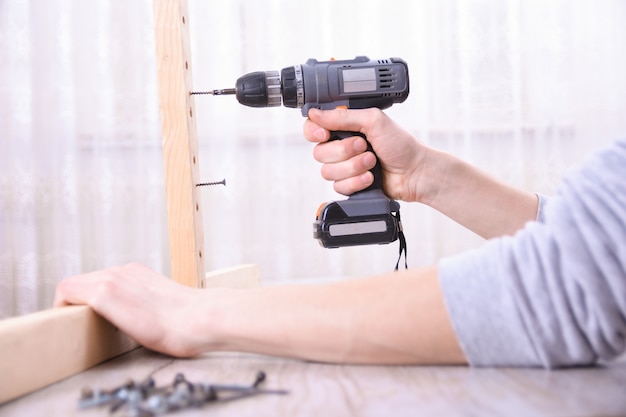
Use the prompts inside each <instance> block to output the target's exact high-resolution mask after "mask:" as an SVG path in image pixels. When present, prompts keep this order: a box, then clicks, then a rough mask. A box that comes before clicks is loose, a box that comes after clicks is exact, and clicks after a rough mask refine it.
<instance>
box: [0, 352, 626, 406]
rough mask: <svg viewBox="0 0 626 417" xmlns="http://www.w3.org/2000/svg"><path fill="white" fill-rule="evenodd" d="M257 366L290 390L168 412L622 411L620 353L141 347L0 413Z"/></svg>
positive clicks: (217, 379) (238, 373)
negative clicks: (535, 359) (570, 360)
mask: <svg viewBox="0 0 626 417" xmlns="http://www.w3.org/2000/svg"><path fill="white" fill-rule="evenodd" d="M259 370H263V371H265V373H266V374H267V380H266V381H265V383H264V387H265V388H282V389H288V390H289V391H290V393H289V394H288V395H286V396H279V395H266V396H256V397H251V398H247V399H244V400H239V401H234V402H230V403H222V404H215V403H214V404H208V405H206V406H205V407H204V408H203V409H196V410H189V411H184V412H177V413H173V414H171V415H176V416H181V417H185V416H200V415H212V416H259V417H262V416H403V415H412V416H413V415H423V416H489V415H494V416H524V417H527V416H626V359H624V358H623V359H620V360H618V361H615V362H611V363H610V364H608V365H603V366H597V367H590V368H575V369H567V370H558V371H547V370H542V369H510V368H499V369H472V368H467V367H419V366H346V365H329V364H320V363H311V362H303V361H297V360H290V359H283V358H274V357H267V356H260V355H250V354H240V353H211V354H206V355H203V356H201V357H198V358H195V359H184V360H183V359H173V358H171V357H167V356H163V355H160V354H157V353H154V352H150V351H148V350H146V349H143V348H139V349H136V350H134V351H132V352H129V353H127V354H125V355H123V356H120V357H118V358H115V359H113V360H111V361H108V362H105V363H103V364H101V365H99V366H97V367H95V368H92V369H90V370H87V371H85V372H83V373H80V374H78V375H75V376H73V377H71V378H68V379H66V380H64V381H61V382H59V383H56V384H53V385H51V386H49V387H47V388H44V389H42V390H40V391H37V392H35V393H32V394H30V395H26V396H24V397H21V398H19V399H17V400H14V401H12V402H9V403H7V404H5V405H3V406H0V416H79V417H93V416H108V415H109V413H108V411H107V409H106V408H98V409H88V410H78V409H77V407H76V406H77V403H78V398H79V395H80V392H81V389H82V388H83V387H92V388H103V389H107V388H113V387H116V386H119V385H121V384H122V383H123V382H124V381H126V380H128V379H129V378H131V379H134V380H137V381H140V380H143V379H145V378H147V377H148V376H150V375H151V376H153V377H154V379H155V380H156V383H157V384H158V385H161V384H167V383H170V382H171V381H172V380H173V378H174V376H175V375H176V374H177V373H179V372H183V373H184V374H185V376H186V377H187V378H188V379H189V380H191V381H193V382H203V383H210V382H212V383H223V384H227V383H234V384H244V383H250V382H251V381H252V380H253V379H254V376H255V374H256V373H257V371H259ZM116 415H120V414H116ZM121 415H124V414H121ZM168 415H170V414H168Z"/></svg>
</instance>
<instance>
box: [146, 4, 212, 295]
mask: <svg viewBox="0 0 626 417" xmlns="http://www.w3.org/2000/svg"><path fill="white" fill-rule="evenodd" d="M153 9H154V10H153V11H154V35H155V41H156V57H157V71H158V83H159V102H160V113H161V125H162V130H163V158H164V162H165V187H166V194H167V217H168V232H169V243H170V259H171V275H172V278H173V279H174V280H175V281H178V282H180V283H182V284H185V285H188V286H191V287H204V286H205V278H204V276H205V275H204V272H205V266H204V253H203V248H204V232H203V226H202V210H201V207H200V198H199V193H198V190H197V187H196V184H198V183H199V182H200V181H199V161H198V138H197V130H196V120H195V118H196V115H195V114H194V107H193V96H191V95H189V93H190V92H191V91H192V82H191V51H190V45H189V17H188V15H187V1H186V0H154V2H153Z"/></svg>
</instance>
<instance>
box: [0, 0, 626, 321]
mask: <svg viewBox="0 0 626 417" xmlns="http://www.w3.org/2000/svg"><path fill="white" fill-rule="evenodd" d="M189 8H190V11H189V24H190V28H191V39H192V70H193V76H194V85H195V88H196V89H198V90H203V89H213V88H225V87H232V86H233V84H234V81H235V80H236V79H237V78H238V77H239V76H240V75H242V74H244V73H246V72H250V71H256V70H270V69H277V70H280V69H281V68H283V67H286V66H290V65H293V64H296V63H301V62H304V61H305V60H306V59H308V58H317V59H327V58H330V57H336V58H352V57H354V56H356V55H368V56H370V57H372V58H386V57H392V56H397V57H401V58H403V59H404V60H406V61H407V62H408V64H409V69H410V77H411V95H410V97H409V99H408V100H407V101H406V102H405V103H403V104H399V105H396V106H394V107H393V108H391V109H389V110H388V114H390V115H391V116H392V117H393V118H394V119H396V120H397V121H398V122H399V123H400V124H402V125H403V126H404V127H405V128H407V129H408V130H409V131H411V132H413V133H414V134H415V135H416V136H417V137H418V138H420V140H422V141H424V142H426V143H428V144H429V145H432V146H435V147H438V148H441V149H445V150H448V151H450V152H452V153H455V154H457V155H459V156H461V157H463V158H465V159H467V160H469V161H470V162H472V163H474V164H476V165H479V166H481V167H482V168H484V169H485V170H487V171H489V172H491V173H492V174H493V175H495V176H497V177H499V178H502V179H503V180H505V181H507V182H509V183H511V184H514V185H516V186H520V187H523V188H526V189H528V190H531V191H539V192H543V193H547V194H550V193H552V192H554V190H555V189H556V187H557V185H558V183H559V182H560V180H561V178H562V176H563V175H564V173H566V172H567V170H569V169H570V168H572V167H574V166H576V165H578V164H579V163H580V162H581V161H582V159H583V158H584V157H585V156H586V155H587V154H588V153H589V152H591V151H592V150H594V149H597V148H598V147H601V146H603V145H605V144H607V143H609V142H610V141H612V140H613V139H615V138H617V137H619V136H624V135H626V115H625V111H626V76H625V75H624V74H626V2H624V1H623V0H599V1H594V2H590V1H585V0H523V1H522V0H506V1H505V0H491V1H489V0H471V1H467V0H457V1H454V0H440V1H436V2H435V1H426V0H423V1H414V0H396V1H393V2H389V1H383V0H380V1H375V0H369V1H366V0H344V1H332V0H318V1H315V2H308V3H305V2H294V1H289V0H266V1H263V2H258V1H253V0H249V1H246V0H238V1H235V0H233V1H228V2H217V1H204V0H195V1H194V0H190V4H189ZM155 75H156V70H155V58H154V43H153V26H152V6H151V1H149V0H144V1H131V2H112V1H104V0H97V1H96V0H94V1H89V2H85V1H79V0H64V1H63V0H56V1H54V2H47V1H35V0H31V1H19V0H0V318H1V317H8V316H12V315H19V314H24V313H28V312H31V311H34V310H38V309H42V308H47V307H49V306H50V305H51V302H52V297H53V294H54V287H55V285H56V283H57V282H58V281H59V280H60V279H61V278H62V277H63V276H67V275H71V274H77V273H80V272H85V271H89V270H93V269H97V268H103V267H107V266H111V265H116V264H123V263H126V262H129V261H139V262H142V263H145V264H147V265H149V266H151V267H153V268H155V269H156V270H159V271H162V272H164V273H168V272H169V259H168V258H169V255H168V244H167V229H166V213H165V205H164V202H165V194H164V182H163V164H162V159H161V148H160V121H159V115H158V99H157V93H156V89H157V84H156V76H155ZM195 100H196V110H197V114H198V116H199V117H198V119H199V120H198V134H199V140H200V154H199V159H200V166H201V174H202V179H203V180H206V181H214V180H221V179H222V178H226V181H227V186H226V187H221V186H215V187H211V188H206V189H203V191H202V193H203V205H204V225H205V236H206V242H205V246H206V249H205V252H206V253H207V257H206V259H207V269H216V268H221V267H228V266H232V265H236V264H240V263H257V264H259V265H260V266H261V270H262V275H263V278H264V280H265V281H266V282H272V281H276V280H299V279H318V278H319V279H321V278H324V277H336V276H361V275H367V274H374V273H380V272H384V271H388V270H390V269H391V268H392V267H393V265H394V264H395V258H396V256H397V244H392V245H388V246H375V247H358V248H344V249H334V250H328V249H323V248H321V247H319V245H318V244H317V242H316V241H315V240H314V239H313V238H312V226H311V225H312V221H313V217H314V214H315V211H316V209H317V206H318V205H319V204H320V203H321V202H323V201H327V200H332V199H339V198H343V197H341V196H338V195H336V194H335V193H334V192H333V190H332V186H331V184H329V183H327V182H325V181H324V180H323V179H322V178H321V176H320V175H319V165H318V164H317V163H316V162H315V161H314V160H313V158H312V156H311V149H312V145H310V144H309V143H307V142H306V141H305V140H304V139H303V138H302V134H301V126H302V122H303V118H302V117H301V115H300V112H299V111H298V110H294V109H285V108H272V109H250V108H246V107H243V106H241V105H239V104H238V103H237V102H236V100H235V99H234V98H233V97H208V96H202V97H197V98H196V99H195ZM402 218H403V223H404V226H405V231H406V234H407V240H408V245H409V251H408V260H409V265H410V266H422V265H426V264H430V263H433V262H436V261H437V259H439V258H441V257H442V256H447V255H451V254H454V253H458V252H459V251H462V250H465V249H468V248H473V247H477V246H479V245H480V244H481V243H482V240H481V239H479V238H478V237H476V236H475V235H473V234H472V233H470V232H467V231H465V230H463V229H462V228H461V227H460V226H458V225H456V224H454V223H452V222H451V221H449V220H447V219H445V218H443V217H442V216H441V215H439V214H438V213H435V212H433V211H432V210H430V209H428V208H427V207H422V206H419V205H417V204H408V203H403V204H402Z"/></svg>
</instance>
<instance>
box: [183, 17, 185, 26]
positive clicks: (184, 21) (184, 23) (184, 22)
mask: <svg viewBox="0 0 626 417" xmlns="http://www.w3.org/2000/svg"><path fill="white" fill-rule="evenodd" d="M184 24H185V16H183V25H184Z"/></svg>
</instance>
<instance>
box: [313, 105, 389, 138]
mask: <svg viewBox="0 0 626 417" xmlns="http://www.w3.org/2000/svg"><path fill="white" fill-rule="evenodd" d="M373 111H380V110H378V109H359V110H348V109H344V108H338V109H334V110H319V109H310V110H309V119H311V121H313V122H315V123H316V124H317V125H319V126H321V127H323V128H325V129H328V130H344V131H349V132H361V133H364V134H366V133H367V130H368V128H369V126H370V123H371V120H372V119H373V117H372V116H373V115H372V112H373Z"/></svg>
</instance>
